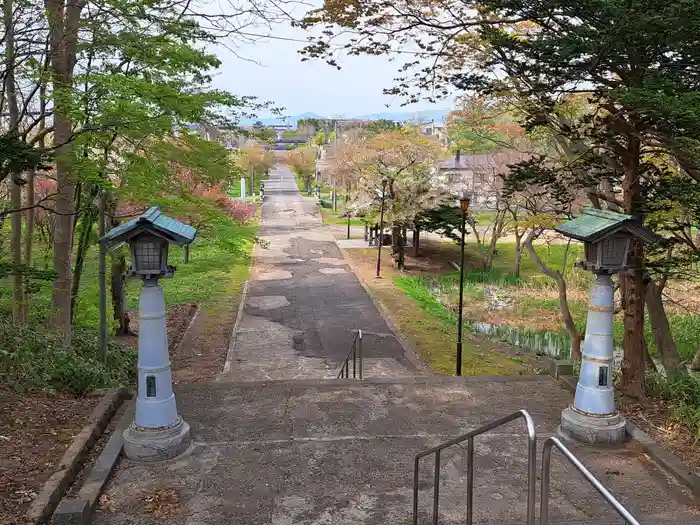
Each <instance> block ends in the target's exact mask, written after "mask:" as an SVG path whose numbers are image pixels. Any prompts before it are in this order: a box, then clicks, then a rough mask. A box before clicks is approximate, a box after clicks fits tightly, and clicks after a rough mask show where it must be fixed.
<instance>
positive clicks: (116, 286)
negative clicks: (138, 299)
mask: <svg viewBox="0 0 700 525" xmlns="http://www.w3.org/2000/svg"><path fill="white" fill-rule="evenodd" d="M111 270H112V278H111V280H110V289H111V293H112V309H113V310H114V319H115V320H116V321H117V329H116V331H115V335H133V332H132V331H131V328H130V327H129V323H130V322H131V319H130V318H129V313H128V311H127V309H126V292H125V281H126V277H125V275H124V272H125V270H126V257H125V256H124V254H123V253H121V252H120V251H117V252H115V253H113V254H112V268H111Z"/></svg>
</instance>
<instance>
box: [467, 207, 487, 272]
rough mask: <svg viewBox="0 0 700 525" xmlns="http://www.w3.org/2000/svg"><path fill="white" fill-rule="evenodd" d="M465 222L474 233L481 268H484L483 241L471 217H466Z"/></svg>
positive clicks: (484, 253)
mask: <svg viewBox="0 0 700 525" xmlns="http://www.w3.org/2000/svg"><path fill="white" fill-rule="evenodd" d="M467 222H468V223H469V226H470V227H471V229H472V231H473V232H474V238H475V239H476V244H477V246H478V247H479V254H480V255H481V267H482V268H486V252H485V250H484V243H483V239H482V238H481V237H480V235H479V231H478V230H477V228H476V221H474V218H473V217H472V216H471V215H467Z"/></svg>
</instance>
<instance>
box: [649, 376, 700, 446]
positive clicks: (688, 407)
mask: <svg viewBox="0 0 700 525" xmlns="http://www.w3.org/2000/svg"><path fill="white" fill-rule="evenodd" d="M647 391H648V393H649V394H650V395H651V396H653V397H657V398H660V399H663V400H664V401H666V402H667V403H668V405H669V409H668V416H669V418H670V419H671V420H673V421H675V422H677V423H680V424H682V425H684V426H686V427H688V428H689V429H690V430H691V431H692V432H693V433H694V434H695V437H696V439H700V380H698V379H697V378H696V377H695V376H693V375H691V374H688V373H687V372H682V371H681V372H677V373H676V374H674V375H672V376H669V377H664V376H662V375H660V374H653V375H651V376H649V378H648V380H647Z"/></svg>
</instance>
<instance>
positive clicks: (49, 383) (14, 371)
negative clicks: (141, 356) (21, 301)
mask: <svg viewBox="0 0 700 525" xmlns="http://www.w3.org/2000/svg"><path fill="white" fill-rule="evenodd" d="M136 361H137V352H136V350H134V349H132V348H128V347H125V346H124V345H121V344H118V343H115V342H109V344H108V348H107V362H106V363H105V364H102V362H101V361H100V356H99V341H98V338H97V335H96V334H95V333H94V332H90V331H88V330H84V329H81V328H80V327H76V329H75V331H74V336H73V341H72V344H71V345H70V346H67V345H65V344H64V343H63V342H62V341H61V338H60V337H59V336H58V335H57V334H55V333H54V332H52V331H50V330H48V329H47V328H46V327H45V326H44V325H26V326H18V325H17V324H15V323H13V322H12V320H11V319H8V318H0V382H2V383H3V384H7V385H9V386H10V387H11V388H13V389H14V390H19V391H29V390H34V389H39V390H45V391H49V392H67V393H70V394H73V395H74V396H84V395H85V394H87V393H89V392H90V391H92V390H95V389H97V388H105V387H111V386H119V385H125V386H132V385H133V384H134V382H135V377H136Z"/></svg>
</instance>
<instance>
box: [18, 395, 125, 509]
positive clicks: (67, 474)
mask: <svg viewBox="0 0 700 525" xmlns="http://www.w3.org/2000/svg"><path fill="white" fill-rule="evenodd" d="M129 397H130V394H129V392H128V391H127V390H126V389H125V388H110V389H109V390H107V392H106V393H105V395H104V397H103V398H102V400H101V401H100V402H99V404H98V405H97V406H96V407H95V408H94V410H93V411H92V413H91V414H90V418H89V419H88V423H87V424H86V425H85V426H84V427H83V429H82V430H81V431H80V433H79V434H78V435H77V436H76V437H75V439H73V442H72V443H71V445H70V446H69V447H68V449H67V450H66V452H65V453H64V454H63V457H62V458H61V461H60V462H59V463H58V470H57V471H56V472H55V473H54V474H53V475H52V476H51V477H50V478H49V479H48V481H46V483H44V486H43V487H42V489H41V492H40V493H39V496H38V497H37V498H36V499H35V500H34V501H33V503H32V505H31V507H29V510H28V511H27V514H26V518H27V520H28V521H29V522H30V523H44V522H45V521H46V520H47V519H48V518H49V516H51V513H52V512H53V510H54V508H55V507H56V505H57V504H58V502H59V501H60V499H61V498H62V497H63V495H64V494H65V493H66V491H67V490H68V488H69V487H70V485H71V483H73V480H74V479H75V476H76V475H77V474H78V472H79V471H80V467H81V465H82V463H83V461H84V459H85V456H86V455H87V453H88V450H89V449H90V447H92V445H93V444H94V443H95V441H96V440H97V438H98V437H99V436H100V435H101V434H102V432H103V431H104V429H105V427H106V426H107V424H108V423H109V420H110V419H111V418H112V416H113V415H114V413H115V412H116V411H117V409H118V408H119V406H120V405H121V404H122V402H123V401H124V400H125V399H127V398H129Z"/></svg>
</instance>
